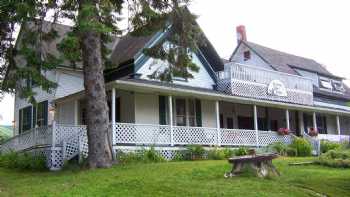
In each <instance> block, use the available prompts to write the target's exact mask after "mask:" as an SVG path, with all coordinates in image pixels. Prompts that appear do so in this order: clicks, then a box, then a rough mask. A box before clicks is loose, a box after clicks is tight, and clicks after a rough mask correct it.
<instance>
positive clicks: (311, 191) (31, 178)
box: [0, 158, 350, 197]
mask: <svg viewBox="0 0 350 197" xmlns="http://www.w3.org/2000/svg"><path fill="white" fill-rule="evenodd" d="M306 160H310V158H298V159H290V158H280V159H278V160H275V161H274V164H275V165H276V166H277V168H278V169H279V170H280V172H281V174H282V176H280V177H275V178H269V179H260V178H256V177H253V176H252V175H250V174H249V173H247V174H244V175H243V176H241V177H234V178H230V179H225V178H224V177H223V174H224V173H225V172H226V171H228V170H229V169H230V166H229V165H228V164H227V162H226V161H195V162H190V161H185V162H168V163H157V164H128V165H117V166H114V167H113V168H111V169H101V170H92V171H69V170H65V171H61V172H41V173H38V172H28V171H15V170H8V169H1V168H0V196H259V197H261V196H269V197H272V196H317V193H318V194H326V195H327V196H349V195H350V170H349V169H333V168H328V167H322V166H315V165H309V166H288V163H289V162H292V161H306Z"/></svg>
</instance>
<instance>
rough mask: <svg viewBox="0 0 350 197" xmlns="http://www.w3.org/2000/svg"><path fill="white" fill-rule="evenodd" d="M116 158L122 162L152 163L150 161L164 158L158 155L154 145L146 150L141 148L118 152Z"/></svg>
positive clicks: (161, 160) (160, 160) (159, 160)
mask: <svg viewBox="0 0 350 197" xmlns="http://www.w3.org/2000/svg"><path fill="white" fill-rule="evenodd" d="M117 160H118V161H119V162H120V163H122V164H125V163H137V162H144V163H152V162H163V161H165V159H164V158H163V157H162V155H160V154H159V153H158V152H157V151H156V150H155V149H154V147H151V148H150V149H148V150H142V151H138V152H127V153H125V152H118V154H117Z"/></svg>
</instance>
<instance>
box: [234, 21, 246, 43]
mask: <svg viewBox="0 0 350 197" xmlns="http://www.w3.org/2000/svg"><path fill="white" fill-rule="evenodd" d="M236 32H237V42H238V43H239V42H240V41H241V40H243V41H247V33H246V31H245V26H244V25H239V26H237V27H236Z"/></svg>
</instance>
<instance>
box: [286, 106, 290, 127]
mask: <svg viewBox="0 0 350 197" xmlns="http://www.w3.org/2000/svg"><path fill="white" fill-rule="evenodd" d="M286 128H287V129H288V130H290V124H289V110H288V109H286Z"/></svg>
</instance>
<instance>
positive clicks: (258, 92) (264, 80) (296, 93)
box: [217, 63, 313, 105]
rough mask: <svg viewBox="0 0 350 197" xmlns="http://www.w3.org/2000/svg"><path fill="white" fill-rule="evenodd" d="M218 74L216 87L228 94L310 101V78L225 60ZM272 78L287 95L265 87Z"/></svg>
mask: <svg viewBox="0 0 350 197" xmlns="http://www.w3.org/2000/svg"><path fill="white" fill-rule="evenodd" d="M217 75H218V89H219V90H220V91H223V92H225V93H227V94H232V95H237V96H244V97H252V98H259V99H267V100H276V101H285V102H290V103H298V104H307V105H312V104H313V92H312V91H313V86H312V81H311V79H309V78H305V77H301V76H298V75H291V74H287V73H282V72H277V71H273V70H267V69H264V68H260V67H257V66H249V65H243V64H237V63H229V64H226V65H225V69H224V71H221V72H218V73H217ZM273 81H274V82H276V81H278V82H279V85H280V86H279V87H276V88H280V89H281V88H282V89H283V90H284V91H285V92H286V95H278V94H273V93H271V92H269V91H268V88H269V86H270V85H271V82H273ZM272 85H273V84H272ZM281 86H283V87H281ZM272 88H274V87H272Z"/></svg>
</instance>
